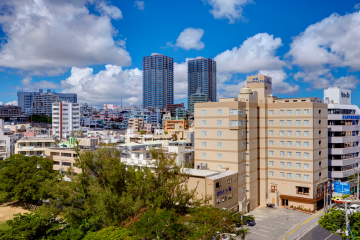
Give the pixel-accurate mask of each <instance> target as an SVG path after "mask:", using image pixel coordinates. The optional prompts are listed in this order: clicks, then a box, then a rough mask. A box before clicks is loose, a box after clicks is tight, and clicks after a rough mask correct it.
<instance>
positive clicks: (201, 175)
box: [180, 168, 219, 177]
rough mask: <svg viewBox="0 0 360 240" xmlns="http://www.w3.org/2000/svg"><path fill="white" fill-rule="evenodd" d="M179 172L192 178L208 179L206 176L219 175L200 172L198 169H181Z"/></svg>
mask: <svg viewBox="0 0 360 240" xmlns="http://www.w3.org/2000/svg"><path fill="white" fill-rule="evenodd" d="M180 171H181V172H183V173H188V174H190V175H192V176H199V177H208V176H212V175H218V174H219V172H218V171H212V170H200V169H193V168H181V170H180Z"/></svg>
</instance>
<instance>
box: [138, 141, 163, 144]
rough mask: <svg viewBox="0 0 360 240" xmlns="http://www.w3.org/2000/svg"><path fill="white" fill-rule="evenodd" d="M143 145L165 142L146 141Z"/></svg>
mask: <svg viewBox="0 0 360 240" xmlns="http://www.w3.org/2000/svg"><path fill="white" fill-rule="evenodd" d="M143 144H145V145H154V144H163V141H146V142H144V143H143Z"/></svg>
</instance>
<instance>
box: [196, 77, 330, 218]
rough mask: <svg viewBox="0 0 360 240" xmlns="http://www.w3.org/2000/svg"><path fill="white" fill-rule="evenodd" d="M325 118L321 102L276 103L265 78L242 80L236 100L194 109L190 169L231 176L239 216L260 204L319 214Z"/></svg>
mask: <svg viewBox="0 0 360 240" xmlns="http://www.w3.org/2000/svg"><path fill="white" fill-rule="evenodd" d="M327 117H328V114H327V105H326V104H324V103H323V101H322V100H321V99H319V98H316V97H306V98H277V97H275V96H273V95H272V80H271V78H270V77H267V76H264V75H260V76H251V77H247V87H244V88H242V89H241V90H240V93H239V95H238V97H235V98H222V99H219V102H207V103H195V166H196V168H199V169H203V168H207V169H209V170H219V171H225V170H226V169H228V170H231V171H234V172H237V173H238V179H237V182H238V200H239V210H240V211H243V212H249V211H251V210H252V209H254V208H256V207H257V206H259V205H262V206H264V205H265V204H266V203H273V204H275V205H276V206H291V205H293V206H302V207H303V208H307V209H319V208H321V207H322V205H323V202H324V192H323V190H324V186H325V183H326V181H327V178H328V149H327V147H328V137H327Z"/></svg>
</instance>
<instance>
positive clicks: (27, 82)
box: [16, 77, 60, 91]
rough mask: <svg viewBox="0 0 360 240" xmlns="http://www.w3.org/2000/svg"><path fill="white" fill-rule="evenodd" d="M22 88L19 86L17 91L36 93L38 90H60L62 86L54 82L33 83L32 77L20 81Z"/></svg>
mask: <svg viewBox="0 0 360 240" xmlns="http://www.w3.org/2000/svg"><path fill="white" fill-rule="evenodd" d="M20 83H21V86H17V87H16V90H24V91H34V90H38V89H45V88H46V89H58V88H60V85H59V84H57V83H54V82H52V81H46V80H41V81H39V82H33V80H32V78H31V77H26V78H24V79H22V80H21V81H20Z"/></svg>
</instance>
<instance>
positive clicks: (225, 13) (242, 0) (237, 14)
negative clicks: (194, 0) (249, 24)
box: [207, 0, 252, 23]
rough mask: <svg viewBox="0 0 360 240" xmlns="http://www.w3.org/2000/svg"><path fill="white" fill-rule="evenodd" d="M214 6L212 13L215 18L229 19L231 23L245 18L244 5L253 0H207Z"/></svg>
mask: <svg viewBox="0 0 360 240" xmlns="http://www.w3.org/2000/svg"><path fill="white" fill-rule="evenodd" d="M207 2H208V3H209V4H210V5H211V6H212V7H213V10H210V13H211V14H212V15H213V16H214V18H215V19H223V18H227V19H229V23H234V22H236V21H238V20H241V19H245V18H244V17H243V7H244V6H245V5H246V4H248V3H251V2H252V0H207Z"/></svg>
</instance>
